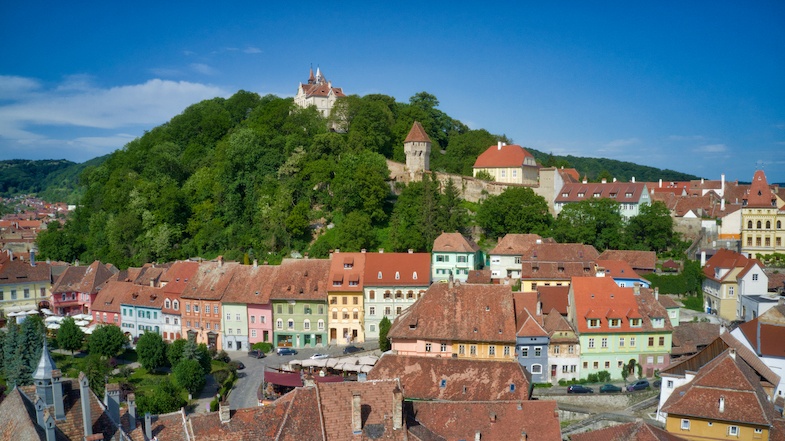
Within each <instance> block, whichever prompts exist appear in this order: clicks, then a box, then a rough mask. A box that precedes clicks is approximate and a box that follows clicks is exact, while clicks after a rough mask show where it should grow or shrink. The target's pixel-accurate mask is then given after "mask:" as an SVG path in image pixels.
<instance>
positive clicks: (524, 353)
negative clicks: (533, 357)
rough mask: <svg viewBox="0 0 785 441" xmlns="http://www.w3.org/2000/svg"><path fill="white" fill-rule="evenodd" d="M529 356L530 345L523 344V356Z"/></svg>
mask: <svg viewBox="0 0 785 441" xmlns="http://www.w3.org/2000/svg"><path fill="white" fill-rule="evenodd" d="M528 356H529V347H528V346H521V357H528Z"/></svg>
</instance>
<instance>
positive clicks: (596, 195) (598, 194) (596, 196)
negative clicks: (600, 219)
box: [594, 192, 602, 198]
mask: <svg viewBox="0 0 785 441" xmlns="http://www.w3.org/2000/svg"><path fill="white" fill-rule="evenodd" d="M601 195H602V194H601V193H600V192H597V193H594V197H595V198H598V197H600V196H601Z"/></svg>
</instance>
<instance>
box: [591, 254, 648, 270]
mask: <svg viewBox="0 0 785 441" xmlns="http://www.w3.org/2000/svg"><path fill="white" fill-rule="evenodd" d="M597 260H623V261H625V262H627V263H629V264H630V266H631V267H632V268H633V269H634V270H636V271H639V270H642V271H654V270H655V269H656V268H657V253H655V252H654V251H635V250H605V251H603V252H602V254H600V255H599V257H597Z"/></svg>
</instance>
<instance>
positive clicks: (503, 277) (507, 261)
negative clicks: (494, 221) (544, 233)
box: [488, 234, 553, 283]
mask: <svg viewBox="0 0 785 441" xmlns="http://www.w3.org/2000/svg"><path fill="white" fill-rule="evenodd" d="M547 241H553V239H543V238H542V237H540V235H538V234H507V235H505V236H504V237H503V238H501V239H500V240H499V243H498V244H497V245H496V246H495V247H494V248H493V249H492V250H491V251H490V252H489V253H488V259H489V267H490V269H491V280H493V282H494V283H510V281H511V280H512V279H520V278H521V262H522V261H523V255H524V254H526V253H528V252H529V249H530V248H531V247H533V246H534V245H535V244H538V243H543V242H547Z"/></svg>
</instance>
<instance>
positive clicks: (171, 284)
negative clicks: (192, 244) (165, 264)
mask: <svg viewBox="0 0 785 441" xmlns="http://www.w3.org/2000/svg"><path fill="white" fill-rule="evenodd" d="M197 271H199V262H191V261H188V260H179V261H177V262H174V263H173V264H172V266H170V267H169V269H167V270H166V273H164V274H163V275H162V276H161V282H165V283H166V285H165V286H164V288H163V289H164V292H166V293H167V294H169V293H171V294H177V295H180V294H182V293H183V291H184V290H185V287H186V285H187V284H188V280H189V279H190V278H192V277H194V276H195V275H196V272H197Z"/></svg>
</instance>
